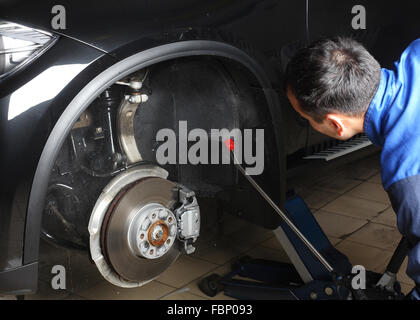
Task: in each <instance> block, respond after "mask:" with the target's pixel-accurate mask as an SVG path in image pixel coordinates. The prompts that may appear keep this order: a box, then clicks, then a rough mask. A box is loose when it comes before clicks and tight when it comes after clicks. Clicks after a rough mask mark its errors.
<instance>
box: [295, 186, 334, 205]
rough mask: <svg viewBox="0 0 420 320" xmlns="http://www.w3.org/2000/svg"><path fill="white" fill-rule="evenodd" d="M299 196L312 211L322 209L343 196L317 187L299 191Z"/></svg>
mask: <svg viewBox="0 0 420 320" xmlns="http://www.w3.org/2000/svg"><path fill="white" fill-rule="evenodd" d="M297 194H299V195H300V196H301V197H302V199H303V200H304V201H305V203H306V204H307V206H308V207H309V208H311V209H320V208H321V207H323V206H324V205H326V204H327V203H329V202H331V201H332V200H334V199H337V198H338V197H339V196H340V195H341V194H340V193H338V192H331V191H326V190H323V189H320V188H317V187H311V188H305V189H301V190H297Z"/></svg>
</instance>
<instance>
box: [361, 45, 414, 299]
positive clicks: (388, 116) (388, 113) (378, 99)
mask: <svg viewBox="0 0 420 320" xmlns="http://www.w3.org/2000/svg"><path fill="white" fill-rule="evenodd" d="M364 132H365V133H366V134H367V136H368V138H369V139H370V140H371V141H372V142H373V143H374V144H375V145H377V146H380V147H382V153H381V167H382V184H383V187H384V189H385V190H386V191H387V192H388V195H389V198H390V200H391V204H392V208H393V209H394V211H395V213H396V214H397V225H398V230H399V231H400V233H401V234H402V235H404V236H405V237H406V238H407V240H408V242H409V252H408V266H407V275H408V276H409V277H410V278H412V279H413V280H414V282H415V283H416V287H415V288H414V289H413V291H412V292H411V295H410V297H411V298H413V299H420V39H417V40H415V41H414V42H412V43H411V44H410V45H409V46H408V47H407V49H405V51H404V52H403V53H402V55H401V57H400V59H399V61H397V62H395V64H394V67H393V69H392V70H389V69H385V68H382V70H381V78H380V82H379V86H378V90H377V92H376V94H375V96H374V98H373V100H372V102H371V104H370V106H369V108H368V110H367V112H366V116H365V120H364Z"/></svg>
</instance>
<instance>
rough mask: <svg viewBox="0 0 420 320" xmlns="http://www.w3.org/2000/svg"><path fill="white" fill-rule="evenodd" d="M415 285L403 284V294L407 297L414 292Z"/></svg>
mask: <svg viewBox="0 0 420 320" xmlns="http://www.w3.org/2000/svg"><path fill="white" fill-rule="evenodd" d="M413 287H414V286H413V285H410V284H405V283H401V291H402V293H403V294H405V295H407V294H409V293H410V292H411V290H413Z"/></svg>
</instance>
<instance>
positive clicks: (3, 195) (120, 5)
mask: <svg viewBox="0 0 420 320" xmlns="http://www.w3.org/2000/svg"><path fill="white" fill-rule="evenodd" d="M56 4H57V3H56V1H42V3H40V2H35V1H19V0H6V1H4V0H3V1H0V19H4V20H8V21H11V22H17V23H21V24H23V25H26V26H31V27H35V28H38V29H43V30H47V31H50V32H53V33H56V34H58V35H60V38H59V40H58V41H57V43H56V44H55V45H54V46H53V47H52V48H50V49H49V50H48V51H47V52H46V53H44V54H43V55H42V56H40V57H39V58H38V59H37V60H35V61H33V62H32V63H31V64H30V65H28V66H26V67H25V68H24V69H23V70H20V71H19V72H17V73H16V74H13V75H12V76H11V77H9V78H6V79H4V80H2V81H0V150H1V153H0V154H1V157H0V177H1V181H2V183H1V186H0V272H1V271H5V270H12V269H14V268H17V267H19V266H21V265H22V263H23V261H24V260H25V259H24V257H23V249H24V240H25V239H24V229H25V217H26V207H27V203H28V199H29V193H30V191H31V188H32V180H33V178H34V174H35V170H36V168H37V166H38V160H39V158H40V156H41V153H42V151H43V147H44V145H45V143H46V141H47V138H48V136H49V134H50V132H51V130H52V129H53V127H54V125H55V123H56V122H57V120H58V119H59V117H60V115H61V114H62V112H63V110H64V109H65V108H66V106H67V105H68V104H69V103H70V101H71V100H72V99H73V98H74V97H75V96H76V94H77V93H78V92H79V91H80V90H81V89H82V88H83V87H84V86H85V85H86V84H87V83H88V82H89V81H91V80H92V79H93V78H94V77H95V76H96V75H98V74H99V73H100V72H102V71H103V70H105V69H106V68H107V67H109V66H111V65H112V64H114V63H116V62H117V61H120V60H122V59H124V58H126V57H128V56H130V55H133V54H135V53H138V52H142V51H144V50H147V49H151V48H155V47H158V46H160V45H163V44H168V43H174V42H182V41H185V40H213V41H218V42H221V43H227V44H230V45H232V46H234V47H236V48H238V49H240V50H242V51H243V52H245V53H246V54H248V55H249V56H250V57H251V58H252V59H253V60H254V61H255V63H256V64H258V65H259V67H260V68H261V69H262V70H263V72H264V73H265V77H266V78H267V79H269V83H267V84H264V86H267V87H272V88H273V90H275V91H277V92H278V93H279V94H278V99H279V101H280V107H281V110H282V116H281V119H273V122H275V123H277V122H278V121H282V123H283V126H284V127H285V129H286V130H287V134H286V135H285V136H281V137H280V136H277V137H276V139H277V141H282V143H284V144H285V150H286V151H285V153H287V154H292V153H294V152H295V151H297V150H300V149H302V148H304V147H305V146H307V145H311V144H316V143H318V142H321V141H324V140H325V137H324V136H320V135H318V134H315V133H314V132H312V131H308V130H310V129H309V128H308V126H307V123H306V122H305V121H302V120H301V119H300V118H299V117H298V116H297V115H296V113H295V112H294V111H293V110H292V109H291V108H290V106H289V104H288V103H287V99H286V97H285V96H284V94H283V93H282V85H281V84H282V71H283V70H284V68H285V66H286V64H287V61H288V59H289V58H290V57H291V56H292V55H293V53H294V52H295V51H296V50H297V49H298V48H299V47H300V46H302V45H304V44H305V43H307V42H308V41H309V40H313V39H316V38H318V37H319V36H326V35H337V34H346V35H348V34H352V35H354V36H356V37H357V38H358V39H360V40H361V41H362V42H363V43H364V44H365V45H366V46H367V47H368V48H369V49H370V50H371V51H372V52H373V54H374V55H375V57H377V58H378V60H379V61H380V62H381V63H383V64H384V65H389V64H390V63H391V62H392V61H393V60H395V59H396V58H397V57H398V54H399V52H401V50H402V49H403V48H404V46H406V45H407V44H408V43H409V42H410V41H411V40H413V39H414V38H417V37H418V35H419V33H420V32H419V31H420V28H419V23H420V22H418V19H417V16H416V15H417V13H418V12H419V9H420V8H419V7H420V4H418V3H417V2H415V1H405V2H401V3H397V4H394V3H391V4H385V3H384V2H383V1H378V0H375V1H353V0H345V1H333V0H322V1H321V0H320V1H308V2H307V1H305V0H298V1H291V0H290V1H278V0H263V1H261V0H260V1H257V0H245V1H244V0H242V1H239V0H237V1H234V0H232V1H226V0H224V1H222V0H201V1H197V0H182V1H170V0H164V1H163V0H153V1H152V0H145V1H135V2H134V1H129V0H120V1H118V2H115V1H110V2H105V3H104V2H103V1H98V0H94V1H75V0H72V1H70V0H66V1H60V4H61V5H63V6H64V7H65V8H66V10H67V29H66V30H51V19H52V17H53V15H52V14H51V8H52V7H53V6H54V5H56ZM355 4H363V5H365V6H366V8H367V17H368V18H367V26H368V29H367V30H359V31H355V30H353V29H351V26H350V23H351V19H352V14H351V8H352V6H353V5H355ZM307 8H308V11H307ZM69 64H73V65H84V67H83V68H82V67H81V69H80V72H79V73H75V74H74V75H73V76H72V77H71V78H70V79H68V81H69V82H68V84H67V85H64V86H63V88H58V89H55V90H56V91H57V92H54V93H52V91H53V90H54V88H55V87H56V86H54V85H52V84H51V83H43V85H42V86H39V87H38V88H37V90H38V91H37V92H38V93H39V95H40V96H41V97H43V96H44V97H48V99H47V98H46V99H45V100H46V101H42V99H41V100H40V101H39V100H36V99H34V98H33V97H31V96H26V95H25V96H22V92H23V93H25V92H28V91H25V90H26V89H25V88H28V86H29V87H30V85H31V81H32V80H33V79H35V78H36V77H37V76H38V75H39V74H41V73H43V72H46V71H47V70H48V69H49V68H52V67H58V68H60V66H65V65H69ZM245 67H247V66H245ZM58 76H59V73H58V72H55V73H54V75H53V76H52V77H51V81H53V82H54V81H55V78H54V77H58ZM56 81H60V80H59V79H57V80H56ZM32 83H33V82H32ZM260 85H261V83H260ZM17 96H19V97H20V99H23V100H24V101H25V103H26V105H27V106H29V107H27V108H26V109H27V110H25V111H24V112H21V113H19V112H14V113H13V115H14V117H13V118H11V119H9V118H10V117H9V114H10V112H9V108H11V100H13V99H17ZM32 102H33V103H32ZM38 102H39V103H38ZM25 103H24V104H25ZM32 104H33V105H32ZM283 156H284V157H285V155H283ZM34 187H35V188H36V186H34ZM279 192H280V193H281V192H284V190H280V191H279ZM40 201H41V200H40ZM28 229H30V226H29V225H27V226H26V230H27V231H28ZM27 233H28V232H27ZM27 250H28V249H27ZM34 250H37V245H35V246H34V249H33V250H32V249H31V250H30V251H34ZM32 256H34V257H36V256H37V253H34V254H33V255H32ZM31 260H32V259H31ZM1 288H2V286H1V284H0V291H1Z"/></svg>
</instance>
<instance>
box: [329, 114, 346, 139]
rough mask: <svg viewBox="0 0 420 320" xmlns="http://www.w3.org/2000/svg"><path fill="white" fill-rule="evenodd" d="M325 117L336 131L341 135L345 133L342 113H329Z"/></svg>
mask: <svg viewBox="0 0 420 320" xmlns="http://www.w3.org/2000/svg"><path fill="white" fill-rule="evenodd" d="M325 118H326V120H327V121H328V123H330V124H331V125H332V126H333V127H334V129H335V131H336V132H337V135H338V136H339V137H341V136H342V135H343V133H344V121H343V118H342V117H341V116H340V115H338V114H333V113H330V114H327V115H326V116H325Z"/></svg>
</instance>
